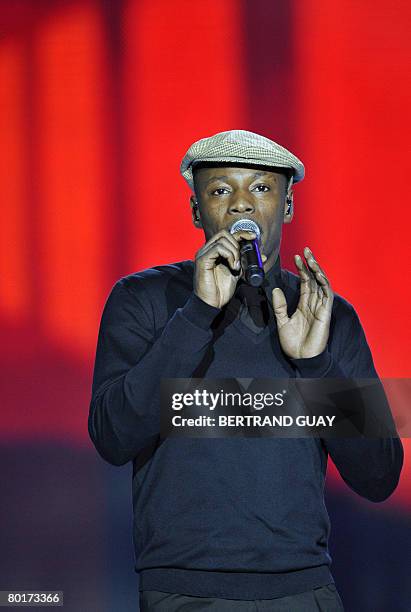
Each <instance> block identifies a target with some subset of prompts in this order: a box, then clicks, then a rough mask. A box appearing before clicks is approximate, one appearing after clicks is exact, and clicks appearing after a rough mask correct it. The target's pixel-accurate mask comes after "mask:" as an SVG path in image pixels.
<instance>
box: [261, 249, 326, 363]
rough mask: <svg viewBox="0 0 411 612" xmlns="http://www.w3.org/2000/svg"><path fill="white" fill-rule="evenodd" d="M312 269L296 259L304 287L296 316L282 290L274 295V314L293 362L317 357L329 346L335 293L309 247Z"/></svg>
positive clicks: (274, 291) (306, 256)
mask: <svg viewBox="0 0 411 612" xmlns="http://www.w3.org/2000/svg"><path fill="white" fill-rule="evenodd" d="M304 255H305V258H306V260H307V264H308V267H307V266H306V265H305V264H304V263H303V260H302V258H301V257H300V256H299V255H296V256H295V258H294V259H295V265H296V267H297V269H298V272H299V275H300V279H301V286H300V300H299V302H298V306H297V309H296V311H295V312H294V314H293V315H292V317H289V316H288V314H287V302H286V299H285V295H284V293H283V292H282V290H281V289H279V288H277V287H276V288H275V289H274V290H273V293H272V298H273V307H274V314H275V317H276V320H277V329H278V335H279V339H280V344H281V348H282V349H283V351H284V353H285V354H286V355H288V357H291V358H292V359H303V358H310V357H315V356H316V355H319V354H320V353H322V352H323V350H324V349H325V347H326V346H327V340H328V336H329V330H330V320H331V311H332V305H333V301H334V293H333V291H332V289H331V286H330V283H329V282H328V279H327V277H326V276H325V274H324V272H323V271H322V269H321V268H320V266H319V264H318V263H317V262H316V260H315V259H314V256H313V254H312V252H311V250H310V249H309V248H308V247H305V249H304Z"/></svg>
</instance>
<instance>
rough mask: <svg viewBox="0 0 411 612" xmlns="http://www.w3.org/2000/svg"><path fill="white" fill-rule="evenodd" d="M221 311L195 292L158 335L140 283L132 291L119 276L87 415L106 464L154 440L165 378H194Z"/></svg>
mask: <svg viewBox="0 0 411 612" xmlns="http://www.w3.org/2000/svg"><path fill="white" fill-rule="evenodd" d="M219 312H220V309H219V308H214V307H212V306H209V305H208V304H206V303H205V302H203V301H202V300H200V299H199V298H198V297H197V296H196V295H195V294H191V295H190V296H189V298H188V300H187V302H186V303H185V305H184V306H183V307H182V308H178V309H177V310H176V312H175V313H174V314H173V316H172V317H171V319H170V320H169V321H168V323H167V325H166V326H165V327H164V329H163V330H162V331H161V333H160V334H156V333H155V325H154V316H153V309H152V304H151V302H150V298H149V297H148V294H147V292H146V290H145V288H144V287H143V285H142V283H141V282H140V284H139V285H138V288H134V287H133V289H130V288H129V287H128V286H127V285H126V284H125V282H124V279H120V280H119V281H118V282H117V283H116V284H115V285H114V286H113V288H112V290H111V293H110V295H109V297H108V299H107V301H106V303H105V306H104V309H103V314H102V317H101V323H100V328H99V334H98V341H97V349H96V357H95V364H94V374H93V385H92V394H91V402H90V409H89V417H88V431H89V435H90V437H91V440H92V441H93V443H94V445H95V447H96V449H97V451H98V452H99V454H100V455H101V456H102V457H103V458H104V459H105V460H106V461H108V462H109V463H112V464H113V465H124V464H125V463H127V462H128V461H130V460H133V459H134V458H135V457H136V456H137V455H138V454H139V453H140V452H141V451H142V449H143V448H144V447H145V446H147V445H148V444H150V443H152V442H153V441H154V440H156V439H157V437H158V436H159V433H160V381H161V379H162V378H189V377H190V376H191V373H192V372H193V370H194V369H195V367H196V366H197V365H198V364H199V363H200V361H201V359H202V358H203V356H204V354H205V352H206V351H207V348H208V345H209V343H210V341H211V339H212V331H211V329H210V325H211V322H212V321H213V319H214V318H215V317H216V315H217V314H218V313H219ZM156 336H157V337H156Z"/></svg>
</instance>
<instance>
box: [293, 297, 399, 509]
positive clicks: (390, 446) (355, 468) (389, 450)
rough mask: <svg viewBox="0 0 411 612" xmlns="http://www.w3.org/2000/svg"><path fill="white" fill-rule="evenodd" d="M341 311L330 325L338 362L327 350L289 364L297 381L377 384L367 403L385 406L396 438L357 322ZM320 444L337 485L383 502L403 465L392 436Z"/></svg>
mask: <svg viewBox="0 0 411 612" xmlns="http://www.w3.org/2000/svg"><path fill="white" fill-rule="evenodd" d="M346 306H347V307H348V308H347V309H342V308H341V307H340V309H339V310H340V314H338V311H337V316H336V322H335V330H334V336H335V340H336V342H337V344H338V345H339V351H338V354H339V358H338V360H337V359H336V358H335V357H334V355H333V354H331V353H330V352H329V349H328V347H327V348H326V349H325V350H324V352H323V353H321V354H320V355H317V356H316V357H312V358H310V359H292V360H291V361H292V362H293V363H294V366H295V367H296V368H297V377H302V378H322V377H330V378H350V379H352V382H353V383H354V384H355V379H367V378H369V379H377V381H378V383H377V386H376V395H375V394H374V395H373V397H374V398H378V399H377V401H378V405H379V406H386V410H387V412H388V420H391V421H392V423H393V429H394V431H395V433H396V430H395V424H394V422H393V420H392V415H391V411H390V407H389V403H388V400H387V398H386V395H385V391H384V387H383V385H382V384H381V382H380V380H379V377H378V374H377V372H376V369H375V367H374V363H373V358H372V355H371V351H370V348H369V346H368V343H367V340H366V337H365V334H364V330H363V328H362V326H361V323H360V320H359V317H358V315H357V313H356V312H355V310H354V308H353V307H352V306H351V305H350V304H348V303H346ZM342 311H343V312H342ZM370 397H371V396H370ZM368 401H369V400H368ZM360 403H361V402H360ZM360 403H359V404H360ZM363 409H364V410H365V412H367V411H372V410H373V406H367V405H365V406H363ZM323 444H324V446H325V449H326V451H327V452H328V453H329V455H330V456H331V458H332V460H333V462H334V464H335V466H336V467H337V469H338V471H339V473H340V475H341V477H342V478H343V480H344V481H345V482H346V484H347V485H348V486H349V487H350V488H351V489H352V490H353V491H355V492H356V493H358V494H359V495H361V496H362V497H365V498H366V499H369V500H370V501H373V502H380V501H384V500H385V499H387V498H388V497H389V496H390V495H391V493H393V491H394V490H395V488H396V487H397V484H398V481H399V478H400V473H401V469H402V465H403V459H404V453H403V447H402V443H401V439H400V438H399V437H398V435H394V436H392V437H378V438H371V437H370V438H366V437H355V438H337V437H335V438H331V437H330V438H324V439H323Z"/></svg>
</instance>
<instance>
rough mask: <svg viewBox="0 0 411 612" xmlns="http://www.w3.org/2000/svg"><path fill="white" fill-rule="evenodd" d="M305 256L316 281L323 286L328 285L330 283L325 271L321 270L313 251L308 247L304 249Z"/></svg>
mask: <svg viewBox="0 0 411 612" xmlns="http://www.w3.org/2000/svg"><path fill="white" fill-rule="evenodd" d="M304 255H305V258H306V260H307V264H308V266H309V269H310V270H311V272H312V273H313V274H314V277H315V279H316V281H317V282H319V283H320V284H321V285H326V284H327V283H328V284H329V281H328V279H327V277H326V275H325V273H324V271H323V269H322V268H321V266H320V264H319V263H318V261H317V260H316V259H315V257H314V254H313V252H312V251H311V249H310V248H309V247H307V246H306V247H305V249H304Z"/></svg>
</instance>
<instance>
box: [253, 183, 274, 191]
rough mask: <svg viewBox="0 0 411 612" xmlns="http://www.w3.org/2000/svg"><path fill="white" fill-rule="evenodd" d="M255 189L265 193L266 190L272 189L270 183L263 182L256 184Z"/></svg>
mask: <svg viewBox="0 0 411 612" xmlns="http://www.w3.org/2000/svg"><path fill="white" fill-rule="evenodd" d="M255 190H256V191H259V192H262V193H264V192H266V191H270V188H269V186H268V185H263V184H261V185H256V186H255V187H254V189H253V191H255Z"/></svg>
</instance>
